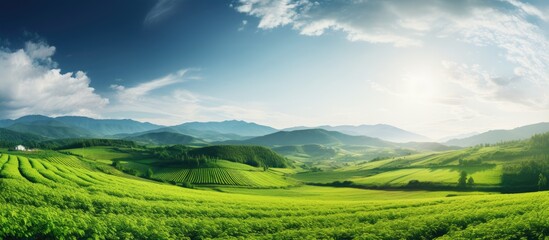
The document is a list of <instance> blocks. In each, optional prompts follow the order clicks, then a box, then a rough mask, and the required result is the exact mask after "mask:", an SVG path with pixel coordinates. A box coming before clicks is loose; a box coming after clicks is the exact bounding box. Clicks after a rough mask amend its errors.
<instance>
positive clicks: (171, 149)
mask: <svg viewBox="0 0 549 240" xmlns="http://www.w3.org/2000/svg"><path fill="white" fill-rule="evenodd" d="M191 150H192V148H191V147H187V146H183V145H174V146H168V147H157V148H153V149H151V152H152V153H153V155H154V156H155V157H157V158H158V159H160V160H163V161H164V162H165V163H177V164H178V165H180V166H184V167H190V168H195V167H201V166H206V165H207V164H208V163H210V162H215V161H217V160H218V158H217V157H212V156H208V155H193V154H189V152H190V151H191Z"/></svg>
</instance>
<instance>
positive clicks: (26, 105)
mask: <svg viewBox="0 0 549 240" xmlns="http://www.w3.org/2000/svg"><path fill="white" fill-rule="evenodd" d="M548 21H549V3H547V2H546V1H518V0H498V1H473V0H470V1H442V0H410V1H360V0H356V1H343V0H330V1H328V0H326V1H310V0H280V1H271V0H238V1H237V0H235V1H199V0H195V1H193V0H187V1H183V0H182V1H175V0H160V1H157V0H150V1H147V0H141V1H67V0H65V1H57V0H56V1H47V2H46V1H31V0H28V1H3V2H2V3H0V46H1V47H0V83H1V84H2V85H3V86H6V87H4V88H2V89H0V115H2V116H3V117H2V118H16V117H19V116H22V115H27V114H44V115H50V116H59V115H84V116H91V117H98V118H132V119H136V120H141V121H150V122H154V123H159V124H167V125H171V124H178V123H182V122H187V121H218V120H226V119H241V120H246V121H253V122H257V123H260V124H266V125H271V126H274V127H278V128H284V127H291V126H297V125H308V126H315V125H325V124H328V125H338V124H354V125H358V124H376V123H386V124H392V125H395V126H398V127H402V128H405V129H407V130H411V131H414V132H418V133H421V134H424V135H427V136H430V137H432V138H434V139H436V138H439V137H444V136H448V135H453V134H460V133H466V132H473V131H485V130H488V129H494V128H512V127H517V126H520V125H524V124H530V123H536V122H541V121H547V119H548V117H549V111H548V109H549V93H548V92H549V91H547V90H548V89H549V66H548V65H549V41H548V31H547V30H548Z"/></svg>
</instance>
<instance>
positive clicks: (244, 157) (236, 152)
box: [66, 146, 297, 188]
mask: <svg viewBox="0 0 549 240" xmlns="http://www.w3.org/2000/svg"><path fill="white" fill-rule="evenodd" d="M66 151H68V152H70V153H71V154H74V155H77V156H81V157H83V158H85V159H89V160H91V161H93V162H98V163H103V164H109V165H115V166H116V167H117V168H118V169H119V170H122V171H124V172H127V173H130V174H132V175H136V176H146V174H148V171H149V169H150V171H152V173H153V175H152V176H148V178H151V179H155V180H160V181H167V182H173V183H176V184H183V183H185V184H196V185H231V186H247V187H259V188H271V187H285V186H290V185H296V184H297V182H296V181H293V180H292V179H287V178H286V177H285V176H284V174H281V173H280V171H274V170H270V169H266V168H263V167H262V166H278V167H281V166H286V165H284V164H288V163H287V162H286V161H287V160H286V159H284V158H282V157H280V156H278V155H276V154H275V153H273V152H272V151H271V150H269V149H266V148H263V147H250V146H240V147H239V146H213V147H203V148H196V149H193V148H187V147H183V146H171V147H164V148H156V149H155V150H153V152H150V151H148V150H145V149H130V148H114V147H91V148H75V149H69V150H66ZM163 154H166V155H163ZM159 155H160V157H159ZM182 156H185V160H183V159H180V158H179V157H182ZM186 161H190V162H191V163H193V164H187V163H186ZM250 161H252V162H251V163H253V164H256V165H255V166H252V165H248V164H244V163H250ZM196 162H199V163H197V164H194V163H196ZM241 162H242V163H241Z"/></svg>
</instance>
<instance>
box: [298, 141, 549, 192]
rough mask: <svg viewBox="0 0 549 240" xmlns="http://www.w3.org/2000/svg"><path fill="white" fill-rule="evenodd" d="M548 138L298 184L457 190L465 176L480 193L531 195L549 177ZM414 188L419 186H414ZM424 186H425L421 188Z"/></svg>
mask: <svg viewBox="0 0 549 240" xmlns="http://www.w3.org/2000/svg"><path fill="white" fill-rule="evenodd" d="M547 149H549V133H548V134H542V135H535V136H534V137H532V138H531V139H529V140H523V141H516V142H509V143H502V144H497V145H492V146H483V147H481V146H478V147H470V148H465V149H460V150H453V151H445V152H438V153H437V152H431V153H420V154H414V155H409V156H401V157H390V158H385V159H377V160H375V161H369V162H365V163H362V164H358V165H351V166H347V167H342V168H338V169H335V170H328V171H321V172H304V173H299V174H296V175H294V177H295V178H297V179H299V180H301V181H304V182H310V183H331V182H334V181H340V182H341V181H352V182H353V184H356V185H362V186H365V187H404V186H408V187H426V188H428V187H430V186H440V187H442V186H448V187H456V185H457V182H458V178H459V175H460V173H461V172H462V171H465V172H466V173H467V176H468V177H472V178H473V179H474V186H475V187H476V188H479V189H480V188H483V187H486V188H496V189H507V190H509V191H532V190H535V189H536V188H537V184H538V180H539V176H540V174H542V175H544V176H547V175H549V154H548V152H547ZM411 184H416V185H411ZM422 184H423V185H422Z"/></svg>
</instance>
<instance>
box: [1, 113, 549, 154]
mask: <svg viewBox="0 0 549 240" xmlns="http://www.w3.org/2000/svg"><path fill="white" fill-rule="evenodd" d="M0 128H4V129H7V130H10V132H9V138H11V139H17V137H14V134H16V133H24V134H28V135H26V136H24V137H23V138H24V139H28V138H29V137H30V136H32V137H30V138H40V139H60V138H118V139H128V140H134V141H137V142H140V143H145V144H156V145H163V144H197V145H201V144H205V143H208V142H210V143H212V142H216V143H223V144H247V145H264V146H285V145H308V144H321V145H339V144H343V145H364V146H368V145H369V146H378V147H383V146H400V147H405V148H406V147H411V148H416V149H419V148H421V149H438V150H449V149H451V148H448V147H447V146H458V147H468V146H474V145H478V144H484V143H489V144H493V143H498V142H502V141H512V140H520V139H526V138H529V137H531V136H532V135H534V134H541V133H545V132H549V123H537V124H532V125H526V126H522V127H518V128H515V129H511V130H491V131H487V132H484V133H480V134H466V135H461V136H458V137H459V138H455V139H451V140H448V141H444V142H439V143H442V144H437V143H433V142H430V140H429V138H427V137H425V136H422V135H419V134H416V133H413V132H409V131H406V130H403V129H400V128H397V127H394V126H391V125H386V124H377V125H359V126H352V125H340V126H327V125H325V126H320V127H318V128H311V127H293V128H287V129H284V130H282V131H279V130H277V129H275V128H273V127H269V126H264V125H259V124H256V123H253V122H245V121H237V120H228V121H221V122H188V123H183V124H180V125H175V126H162V125H156V124H152V123H148V122H139V121H135V120H131V119H93V118H88V117H79V116H63V117H46V116H41V115H29V116H24V117H21V118H18V119H14V120H12V119H5V120H0ZM4 132H5V134H7V132H6V131H4Z"/></svg>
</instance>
